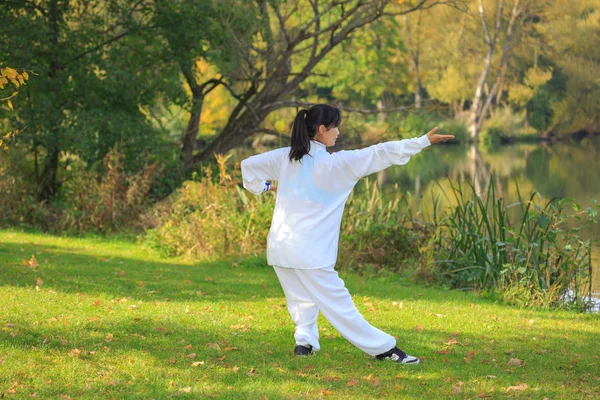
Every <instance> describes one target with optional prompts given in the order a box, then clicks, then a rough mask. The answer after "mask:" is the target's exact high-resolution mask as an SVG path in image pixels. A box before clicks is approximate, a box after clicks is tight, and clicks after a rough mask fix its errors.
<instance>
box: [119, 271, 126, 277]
mask: <svg viewBox="0 0 600 400" xmlns="http://www.w3.org/2000/svg"><path fill="white" fill-rule="evenodd" d="M119 275H121V276H125V275H127V272H125V271H121V273H119Z"/></svg>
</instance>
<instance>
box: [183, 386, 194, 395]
mask: <svg viewBox="0 0 600 400" xmlns="http://www.w3.org/2000/svg"><path fill="white" fill-rule="evenodd" d="M181 390H183V391H184V392H185V393H189V392H191V391H192V388H191V387H190V386H188V387H185V388H183V389H181Z"/></svg>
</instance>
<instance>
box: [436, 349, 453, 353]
mask: <svg viewBox="0 0 600 400" xmlns="http://www.w3.org/2000/svg"><path fill="white" fill-rule="evenodd" d="M451 351H452V350H451V349H450V347H446V348H444V349H442V350H438V351H436V353H437V354H448V353H450V352H451Z"/></svg>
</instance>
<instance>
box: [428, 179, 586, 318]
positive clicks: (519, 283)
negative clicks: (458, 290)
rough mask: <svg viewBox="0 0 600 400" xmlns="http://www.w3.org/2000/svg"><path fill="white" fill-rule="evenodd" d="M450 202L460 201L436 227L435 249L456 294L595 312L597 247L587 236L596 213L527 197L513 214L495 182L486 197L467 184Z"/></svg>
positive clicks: (568, 202)
mask: <svg viewBox="0 0 600 400" xmlns="http://www.w3.org/2000/svg"><path fill="white" fill-rule="evenodd" d="M440 187H441V186H440ZM442 191H443V189H442ZM444 195H445V196H446V198H447V199H448V200H450V199H449V195H451V196H453V198H454V205H453V206H452V207H450V208H449V209H448V210H447V211H446V212H444V213H443V215H442V216H441V217H440V218H439V220H434V221H431V223H433V224H435V225H436V227H437V228H436V234H435V235H434V237H433V238H432V240H431V241H430V247H431V246H432V247H433V248H434V253H435V254H437V257H438V260H437V261H435V263H437V264H438V266H439V267H438V268H437V270H438V271H439V272H440V273H442V275H443V276H444V277H445V279H448V280H449V281H450V282H451V283H452V285H453V286H454V287H463V288H469V289H478V290H483V291H489V292H493V293H496V294H500V297H502V298H503V299H504V300H506V301H509V302H513V303H516V304H521V305H536V306H542V307H562V306H575V307H578V308H581V309H585V308H586V307H587V306H588V305H589V304H588V302H589V300H590V298H591V279H592V276H591V274H592V264H591V253H592V240H591V239H583V238H582V236H581V235H580V232H581V230H583V229H585V228H586V227H589V226H590V224H593V223H595V217H596V215H597V212H596V210H595V209H594V208H593V207H590V208H588V209H586V210H584V209H582V208H581V207H580V206H579V205H578V204H576V203H575V202H574V200H573V199H560V198H555V199H551V200H549V201H547V202H546V203H545V204H544V205H543V206H541V205H540V204H538V203H537V201H536V198H538V197H539V198H541V196H539V194H537V193H533V194H531V195H530V196H529V198H523V197H522V195H521V193H520V192H518V193H517V195H518V201H517V202H516V203H514V204H511V205H508V206H507V205H506V204H505V201H504V199H503V198H498V197H497V196H496V192H495V189H494V182H493V179H492V180H490V183H489V185H488V188H487V190H486V192H485V194H484V196H479V195H477V193H476V191H475V188H474V187H473V186H472V185H470V184H467V185H462V184H460V183H458V184H452V185H451V190H450V193H445V192H444ZM594 205H595V204H594ZM569 209H572V210H573V212H572V213H569V212H568V210H569ZM570 292H572V293H573V294H574V295H572V296H571V295H569V293H570ZM567 300H568V301H567Z"/></svg>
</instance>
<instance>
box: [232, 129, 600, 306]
mask: <svg viewBox="0 0 600 400" xmlns="http://www.w3.org/2000/svg"><path fill="white" fill-rule="evenodd" d="M284 145H285V144H284ZM253 153H256V150H255V151H252V150H243V151H242V152H240V153H238V154H237V155H236V157H235V158H236V159H238V160H239V159H240V157H242V154H243V155H244V156H247V155H249V154H253ZM491 176H493V177H494V181H495V183H496V188H497V189H496V194H497V196H498V197H504V198H505V200H506V204H511V203H513V202H515V201H516V199H517V187H518V189H519V190H520V192H521V194H522V195H523V197H529V194H530V193H532V192H534V191H537V192H539V193H540V195H541V196H542V199H541V201H540V204H545V203H546V201H548V200H550V199H552V198H554V197H566V198H574V199H575V201H576V202H577V203H578V204H579V205H581V206H582V207H583V208H587V207H588V206H590V205H591V204H592V199H596V200H598V201H599V202H600V137H596V138H594V139H591V140H590V139H586V140H585V141H583V142H581V143H578V144H566V143H558V144H515V145H509V146H502V147H500V148H499V149H495V150H486V149H482V150H477V149H476V148H475V147H466V146H461V145H447V146H432V147H430V148H428V149H426V150H425V151H423V152H422V153H421V154H419V155H417V156H415V157H413V159H411V160H410V162H409V163H408V164H406V165H404V166H392V167H391V168H388V169H386V170H385V171H382V172H380V173H377V174H375V175H374V176H373V177H372V179H373V178H374V179H377V180H378V182H379V183H380V186H381V187H382V190H383V191H384V192H386V193H390V192H393V191H397V190H401V191H403V192H411V194H413V195H415V196H414V197H415V198H419V196H423V199H424V202H423V203H422V207H423V212H424V213H426V212H431V211H430V210H429V211H428V210H427V209H428V206H427V205H428V204H431V205H433V200H430V201H429V202H428V201H427V200H428V199H432V195H433V196H434V197H435V193H438V192H439V191H440V189H439V187H440V186H441V187H443V188H444V189H447V188H449V187H450V181H452V182H454V183H455V182H457V181H460V182H473V184H474V186H475V187H476V188H486V187H487V186H488V182H489V179H490V177H491ZM449 180H450V181H449ZM436 181H437V183H436ZM585 236H586V237H587V238H600V223H596V224H594V226H593V230H592V232H589V233H587V234H585ZM592 256H593V257H592V258H593V263H594V272H593V274H594V279H593V291H594V295H595V297H600V245H599V244H596V245H595V247H594V250H593V252H592Z"/></svg>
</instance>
